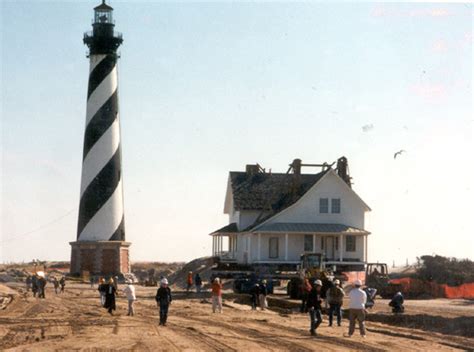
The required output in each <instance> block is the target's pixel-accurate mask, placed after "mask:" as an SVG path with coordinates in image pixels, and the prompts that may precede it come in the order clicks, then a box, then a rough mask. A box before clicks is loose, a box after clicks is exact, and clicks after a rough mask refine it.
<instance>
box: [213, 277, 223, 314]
mask: <svg viewBox="0 0 474 352" xmlns="http://www.w3.org/2000/svg"><path fill="white" fill-rule="evenodd" d="M211 295H212V313H215V312H216V310H217V311H218V312H219V313H222V284H221V280H220V279H219V278H218V277H216V278H215V279H214V282H213V283H212V286H211Z"/></svg>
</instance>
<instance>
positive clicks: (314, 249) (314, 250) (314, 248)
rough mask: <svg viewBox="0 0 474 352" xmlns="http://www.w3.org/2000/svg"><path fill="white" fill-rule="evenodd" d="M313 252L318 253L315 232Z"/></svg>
mask: <svg viewBox="0 0 474 352" xmlns="http://www.w3.org/2000/svg"><path fill="white" fill-rule="evenodd" d="M313 253H316V235H314V234H313Z"/></svg>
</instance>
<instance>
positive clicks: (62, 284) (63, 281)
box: [59, 276, 66, 293]
mask: <svg viewBox="0 0 474 352" xmlns="http://www.w3.org/2000/svg"><path fill="white" fill-rule="evenodd" d="M59 284H60V285H61V291H59V292H60V293H64V287H66V278H65V277H64V276H63V277H62V278H61V279H60V280H59Z"/></svg>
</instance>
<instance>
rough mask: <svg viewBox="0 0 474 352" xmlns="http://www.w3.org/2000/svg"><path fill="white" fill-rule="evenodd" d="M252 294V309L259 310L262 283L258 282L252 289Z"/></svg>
mask: <svg viewBox="0 0 474 352" xmlns="http://www.w3.org/2000/svg"><path fill="white" fill-rule="evenodd" d="M250 295H251V300H252V310H257V306H258V305H259V303H258V297H259V295H260V285H259V284H258V283H256V284H255V285H254V286H253V287H252V288H251V289H250Z"/></svg>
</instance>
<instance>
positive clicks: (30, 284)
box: [25, 272, 66, 298]
mask: <svg viewBox="0 0 474 352" xmlns="http://www.w3.org/2000/svg"><path fill="white" fill-rule="evenodd" d="M51 282H52V283H53V286H54V292H55V293H56V294H58V293H62V292H64V287H65V286H66V278H65V277H64V276H63V277H61V278H60V279H59V280H58V278H57V277H55V276H53V277H52V278H51ZM25 284H26V292H29V291H30V290H31V292H32V293H33V297H38V298H46V295H45V293H46V285H47V284H48V281H47V280H46V277H45V274H44V273H43V272H37V273H35V274H34V275H29V276H27V277H26V280H25Z"/></svg>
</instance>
